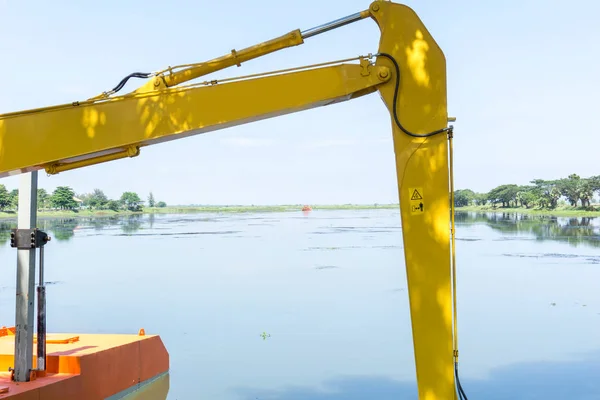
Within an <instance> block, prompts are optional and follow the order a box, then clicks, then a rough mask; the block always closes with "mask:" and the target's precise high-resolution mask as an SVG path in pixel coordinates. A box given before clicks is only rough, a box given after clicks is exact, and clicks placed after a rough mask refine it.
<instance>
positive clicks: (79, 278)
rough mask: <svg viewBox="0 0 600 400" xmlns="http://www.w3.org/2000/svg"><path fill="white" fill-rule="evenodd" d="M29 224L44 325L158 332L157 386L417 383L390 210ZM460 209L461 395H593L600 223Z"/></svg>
mask: <svg viewBox="0 0 600 400" xmlns="http://www.w3.org/2000/svg"><path fill="white" fill-rule="evenodd" d="M39 225H40V227H41V228H43V229H45V230H47V231H49V232H50V234H51V236H53V241H52V242H51V243H50V245H49V246H47V248H46V279H47V281H48V288H47V292H48V294H47V296H48V305H47V314H48V329H49V330H50V331H62V332H91V333H136V332H137V331H138V329H139V328H142V327H143V328H144V329H145V330H146V332H147V333H149V334H154V333H158V334H160V335H161V336H162V338H163V340H164V342H165V344H166V346H167V348H168V350H169V353H170V357H171V374H170V387H171V388H170V392H169V397H168V398H169V399H179V400H181V399H192V398H194V399H198V398H202V399H223V400H255V399H287V400H300V399H306V400H338V399H339V400H341V399H350V400H353V399H382V400H387V399H416V386H415V379H414V373H415V369H414V358H413V354H412V342H411V340H412V338H411V330H410V318H409V308H408V298H407V291H406V284H405V280H406V276H405V273H404V260H403V248H402V232H401V229H400V217H399V213H398V211H396V210H371V211H313V212H312V213H310V214H309V215H304V214H302V213H264V214H194V215H155V216H151V215H146V216H143V217H139V216H136V217H126V218H97V219H67V220H60V219H47V220H42V221H40V224H39ZM457 225H458V226H457V237H458V239H459V240H458V241H457V254H458V256H457V257H458V260H457V261H458V289H459V293H458V294H459V299H458V302H459V305H458V307H459V345H460V350H461V364H460V369H461V381H462V383H463V387H464V389H465V391H466V393H467V396H468V397H469V399H471V400H473V399H475V400H477V399H479V400H481V399H486V400H495V399H514V400H520V399H523V400H525V399H527V400H529V399H544V400H550V399H560V400H565V399H570V400H580V399H582V400H583V399H585V400H588V399H600V380H599V379H598V376H599V374H600V334H599V333H600V291H599V290H598V289H599V288H600V222H599V221H598V220H597V219H589V218H587V219H586V218H564V219H561V218H558V219H557V218H549V217H547V218H539V217H538V218H532V217H524V216H522V217H515V216H514V215H503V214H487V215H486V214H459V215H458V216H457ZM12 226H13V222H12V221H4V222H0V267H1V268H0V325H12V324H13V323H14V296H15V294H14V291H15V284H14V282H15V265H16V254H15V251H14V250H13V249H11V248H10V247H9V245H8V229H10V228H11V227H12ZM263 333H266V334H267V335H270V336H267V337H265V338H263V337H261V334H263Z"/></svg>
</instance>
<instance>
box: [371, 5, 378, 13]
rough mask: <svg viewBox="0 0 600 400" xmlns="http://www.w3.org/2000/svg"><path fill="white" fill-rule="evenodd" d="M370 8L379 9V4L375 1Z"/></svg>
mask: <svg viewBox="0 0 600 400" xmlns="http://www.w3.org/2000/svg"><path fill="white" fill-rule="evenodd" d="M371 10H373V11H379V4H377V3H374V4H373V5H372V6H371Z"/></svg>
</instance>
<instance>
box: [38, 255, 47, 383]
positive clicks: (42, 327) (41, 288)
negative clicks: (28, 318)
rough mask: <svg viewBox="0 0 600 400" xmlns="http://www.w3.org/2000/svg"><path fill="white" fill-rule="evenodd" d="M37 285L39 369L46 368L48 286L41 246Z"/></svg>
mask: <svg viewBox="0 0 600 400" xmlns="http://www.w3.org/2000/svg"><path fill="white" fill-rule="evenodd" d="M39 274H40V277H39V282H38V287H37V295H38V309H37V370H38V371H45V370H46V286H45V285H44V248H43V247H40V269H39Z"/></svg>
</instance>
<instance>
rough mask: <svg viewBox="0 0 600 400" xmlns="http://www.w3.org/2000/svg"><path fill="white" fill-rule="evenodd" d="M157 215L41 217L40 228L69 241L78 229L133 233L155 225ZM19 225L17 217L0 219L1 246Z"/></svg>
mask: <svg viewBox="0 0 600 400" xmlns="http://www.w3.org/2000/svg"><path fill="white" fill-rule="evenodd" d="M154 220H155V216H154V215H150V216H144V215H129V216H110V217H104V216H102V217H68V218H40V219H39V220H38V228H40V229H41V230H43V231H45V232H47V233H48V234H49V235H50V236H51V237H52V240H57V241H59V242H60V241H69V240H71V239H72V238H73V236H75V232H77V231H86V230H93V231H102V230H104V229H107V228H112V227H119V228H120V229H121V231H122V232H123V233H124V234H132V233H135V232H137V231H138V230H140V229H142V228H143V226H144V224H148V225H149V226H150V227H152V226H153V225H154ZM16 227H17V220H16V219H12V218H11V219H6V220H2V221H0V246H5V245H7V244H8V242H9V241H10V230H11V229H14V228H16Z"/></svg>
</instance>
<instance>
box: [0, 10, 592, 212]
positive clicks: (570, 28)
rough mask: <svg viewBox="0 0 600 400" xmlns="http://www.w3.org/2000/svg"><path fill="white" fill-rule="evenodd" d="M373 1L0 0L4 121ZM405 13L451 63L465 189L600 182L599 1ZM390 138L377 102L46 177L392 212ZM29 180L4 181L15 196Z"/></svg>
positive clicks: (275, 60) (269, 60) (365, 36)
mask: <svg viewBox="0 0 600 400" xmlns="http://www.w3.org/2000/svg"><path fill="white" fill-rule="evenodd" d="M369 4H370V3H369V2H368V1H361V0H343V1H342V0H339V1H333V0H328V1H317V0H305V1H301V2H282V1H275V0H256V1H252V2H249V1H235V0H230V1H228V2H225V3H222V4H219V2H203V1H191V0H190V1H187V0H170V1H169V2H155V1H152V0H145V1H141V0H140V1H138V0H129V1H121V2H117V1H115V0H106V1H102V2H84V1H52V2H44V1H37V0H36V1H30V0H18V1H17V0H0V54H1V58H0V60H1V62H0V76H2V77H3V81H2V86H1V87H2V89H1V91H0V113H5V112H11V111H17V110H22V109H31V108H35V107H42V106H48V105H53V104H62V103H70V102H72V101H75V100H83V99H86V98H89V97H92V96H94V95H96V94H99V93H101V92H102V91H104V90H108V89H110V88H112V87H113V86H115V85H116V84H117V83H118V82H119V81H120V80H121V79H122V78H123V77H124V76H125V75H127V74H129V73H131V72H134V71H144V72H147V71H155V70H159V69H162V68H164V67H167V66H169V65H176V64H183V63H190V62H200V61H205V60H209V59H212V58H214V57H218V56H221V55H225V54H227V53H229V52H230V51H231V49H242V48H244V47H247V46H251V45H253V44H256V43H259V42H262V41H265V40H269V39H271V38H274V37H278V36H280V35H282V34H285V33H287V32H289V31H292V30H294V29H300V30H305V29H308V28H311V27H314V26H317V25H321V24H323V23H325V22H328V21H331V20H335V19H337V18H340V17H343V16H346V15H349V14H352V13H355V12H357V11H361V10H364V9H367V8H368V6H369ZM405 4H407V5H408V6H410V7H411V8H413V9H414V10H415V11H416V12H417V14H418V15H419V17H420V18H421V19H422V21H423V22H424V24H425V26H426V27H427V29H428V30H429V31H430V32H431V34H432V35H433V37H434V38H435V40H436V41H437V43H438V44H439V45H440V47H441V48H442V50H443V52H444V54H445V56H446V59H447V79H448V106H449V114H450V115H451V116H455V117H456V118H457V121H456V123H454V126H455V142H454V144H455V187H456V188H470V189H473V190H475V191H488V190H490V189H492V188H493V187H495V186H497V185H500V184H504V183H515V184H527V183H528V182H529V181H530V180H532V179H534V178H542V179H554V178H558V177H566V176H567V175H569V174H571V173H577V174H579V175H580V176H582V177H587V176H590V175H598V174H600V161H599V158H598V156H597V155H598V151H599V150H598V149H600V139H599V137H600V131H599V130H598V128H597V126H596V123H597V120H598V118H597V116H598V115H600V100H599V98H598V95H597V93H598V92H600V76H599V74H598V71H600V67H599V65H598V64H599V63H600V46H598V43H599V42H600V24H598V23H597V21H596V19H597V15H600V3H598V2H594V1H583V0H576V1H572V2H567V3H565V2H560V3H559V2H558V1H541V0H539V1H503V2H500V1H493V2H488V1H474V0H472V1H466V0H465V1H460V0H459V1H453V2H441V1H429V2H425V1H407V2H405ZM378 40H379V30H378V28H377V26H376V25H375V23H374V22H373V21H372V20H370V19H366V20H362V21H360V22H358V23H355V24H351V25H348V26H345V27H343V28H340V29H337V30H335V31H331V32H328V33H326V34H323V35H319V36H316V37H313V38H310V39H307V40H306V41H305V43H304V44H303V45H301V46H297V47H293V48H291V49H286V50H283V51H281V52H278V53H274V54H271V55H268V56H265V57H262V58H260V59H256V60H252V61H250V62H248V63H245V64H243V65H242V67H241V68H237V67H233V68H230V69H227V70H223V71H220V72H218V73H216V74H213V75H211V77H213V76H214V77H215V78H225V77H230V76H236V75H245V74H251V73H257V72H264V71H269V70H274V69H280V68H289V67H295V66H302V65H307V64H312V63H318V62H325V61H333V60H338V59H343V58H348V57H355V56H358V55H363V54H368V53H375V52H376V51H377V46H378ZM130 82H131V81H130ZM142 83H143V81H142V80H133V82H132V83H130V84H128V85H127V86H126V87H125V89H123V92H126V91H130V90H133V89H135V88H136V87H137V86H139V85H141V84H142ZM390 128H391V125H390V115H389V113H388V112H387V110H386V109H385V107H384V104H383V102H382V101H381V99H380V97H379V95H378V94H377V93H374V94H372V95H370V96H365V97H362V98H359V99H355V100H352V101H350V102H345V103H341V104H336V105H333V106H327V107H321V108H318V109H313V110H309V111H303V112H300V113H296V114H292V115H286V116H281V117H277V118H273V119H269V120H263V121H260V122H254V123H250V124H246V125H241V126H238V127H234V128H228V129H224V130H218V131H214V132H210V133H206V134H203V135H198V136H194V137H190V138H185V139H181V140H176V141H173V142H170V143H165V144H160V145H156V146H150V147H145V148H143V149H142V153H141V155H140V156H139V157H137V158H133V159H126V160H120V161H114V162H110V163H106V164H101V165H96V166H93V167H88V168H83V169H79V170H74V171H69V172H65V173H61V174H58V175H54V176H47V175H46V174H45V172H44V171H40V174H39V186H40V187H43V188H46V189H47V190H49V191H52V190H53V189H54V188H55V187H56V186H62V185H67V186H70V187H72V188H73V189H74V190H75V191H76V193H77V194H81V193H87V192H91V191H93V189H95V188H100V189H102V190H104V192H105V193H106V194H107V195H108V196H109V197H111V198H118V197H120V195H121V193H123V192H124V191H135V192H137V193H138V194H140V196H141V197H142V198H146V197H147V195H148V193H149V192H150V191H152V192H153V193H154V197H155V198H156V199H157V200H163V201H165V202H167V203H168V204H282V203H283V204H325V203H330V204H331V203H396V202H397V201H398V193H397V182H396V172H395V164H394V153H393V148H392V137H391V129H390ZM57 145H59V144H57ZM18 180H19V178H18V177H10V178H4V179H1V180H0V183H2V184H5V185H6V186H7V187H8V188H9V189H12V188H16V187H17V186H18V183H19V182H18Z"/></svg>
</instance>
